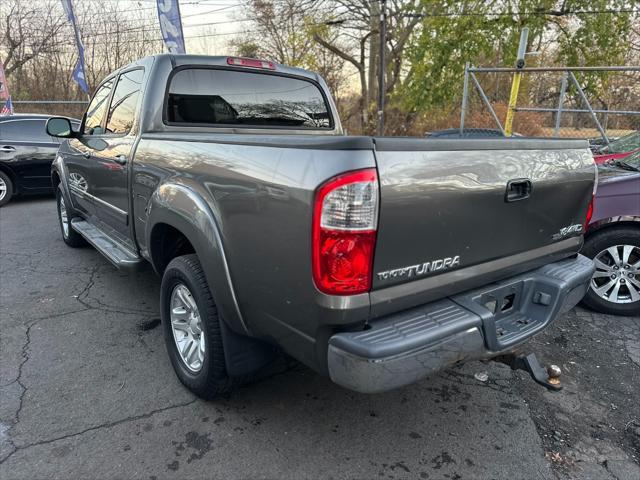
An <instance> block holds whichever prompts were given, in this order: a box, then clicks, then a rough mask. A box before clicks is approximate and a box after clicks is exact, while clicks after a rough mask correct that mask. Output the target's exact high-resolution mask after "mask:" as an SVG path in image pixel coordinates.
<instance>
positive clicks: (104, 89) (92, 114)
mask: <svg viewBox="0 0 640 480" xmlns="http://www.w3.org/2000/svg"><path fill="white" fill-rule="evenodd" d="M112 88H113V79H110V80H107V81H106V82H105V83H104V84H103V85H102V86H101V87H100V88H99V89H98V91H97V92H96V94H95V95H94V96H93V99H92V100H91V103H90V104H89V108H88V109H87V118H86V120H85V122H84V130H83V133H84V134H85V135H102V134H103V133H104V130H103V129H102V120H103V118H104V114H105V112H106V110H107V105H108V102H109V96H110V95H111V89H112Z"/></svg>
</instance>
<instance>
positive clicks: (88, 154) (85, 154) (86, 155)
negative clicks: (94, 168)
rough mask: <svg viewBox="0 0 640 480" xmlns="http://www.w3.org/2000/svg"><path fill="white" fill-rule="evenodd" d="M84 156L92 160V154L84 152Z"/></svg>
mask: <svg viewBox="0 0 640 480" xmlns="http://www.w3.org/2000/svg"><path fill="white" fill-rule="evenodd" d="M82 156H83V157H84V158H87V159H89V158H91V153H89V152H83V153H82Z"/></svg>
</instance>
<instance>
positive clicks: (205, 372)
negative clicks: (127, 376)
mask: <svg viewBox="0 0 640 480" xmlns="http://www.w3.org/2000/svg"><path fill="white" fill-rule="evenodd" d="M160 308H161V318H162V325H163V329H164V336H165V343H166V346H167V352H168V353H169V359H170V360H171V364H172V365H173V368H174V370H175V372H176V374H177V376H178V378H179V379H180V381H181V382H182V384H183V385H185V386H186V387H187V388H188V389H189V390H191V391H192V392H193V393H195V394H196V395H198V396H199V397H202V398H205V399H212V398H214V397H216V396H218V395H222V394H225V393H228V392H230V391H231V390H233V389H234V388H235V387H237V386H238V385H240V384H241V383H242V381H243V379H242V378H238V377H230V376H229V375H228V374H227V368H226V363H225V358H224V350H223V345H222V333H221V331H220V322H221V321H222V319H220V317H219V314H218V309H217V308H216V304H215V302H214V301H213V296H212V295H211V292H210V290H209V286H208V284H207V280H206V278H205V275H204V272H203V271H202V267H201V265H200V262H199V261H198V257H197V256H196V255H183V256H181V257H177V258H174V259H173V260H172V261H171V262H170V263H169V265H168V266H167V268H166V270H165V271H164V274H163V276H162V285H161V287H160Z"/></svg>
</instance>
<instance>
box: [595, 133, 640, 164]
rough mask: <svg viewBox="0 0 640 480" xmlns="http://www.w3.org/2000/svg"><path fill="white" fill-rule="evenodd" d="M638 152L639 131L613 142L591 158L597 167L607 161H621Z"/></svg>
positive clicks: (639, 145)
mask: <svg viewBox="0 0 640 480" xmlns="http://www.w3.org/2000/svg"><path fill="white" fill-rule="evenodd" d="M636 152H640V131H635V132H632V133H630V134H628V135H625V136H624V137H620V138H617V139H615V140H613V141H612V142H611V143H609V145H606V146H604V147H602V148H600V150H599V151H598V152H597V154H596V155H595V156H594V157H593V158H594V159H595V161H596V163H597V164H598V165H600V164H603V163H605V162H608V161H609V160H622V159H624V158H626V157H628V156H629V155H631V154H632V153H636Z"/></svg>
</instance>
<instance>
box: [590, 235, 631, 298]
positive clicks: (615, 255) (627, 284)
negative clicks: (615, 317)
mask: <svg viewBox="0 0 640 480" xmlns="http://www.w3.org/2000/svg"><path fill="white" fill-rule="evenodd" d="M593 262H594V263H595V266H596V271H595V273H594V274H593V277H591V289H592V290H593V291H594V292H595V293H596V295H598V296H599V297H600V298H602V299H604V300H606V301H608V302H612V303H618V304H624V303H633V302H637V301H639V300H640V247H637V246H635V245H612V246H610V247H608V248H606V249H604V250H602V251H601V252H600V253H598V254H597V255H596V256H595V258H594V259H593Z"/></svg>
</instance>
